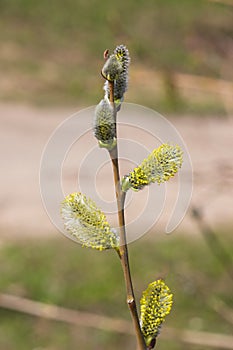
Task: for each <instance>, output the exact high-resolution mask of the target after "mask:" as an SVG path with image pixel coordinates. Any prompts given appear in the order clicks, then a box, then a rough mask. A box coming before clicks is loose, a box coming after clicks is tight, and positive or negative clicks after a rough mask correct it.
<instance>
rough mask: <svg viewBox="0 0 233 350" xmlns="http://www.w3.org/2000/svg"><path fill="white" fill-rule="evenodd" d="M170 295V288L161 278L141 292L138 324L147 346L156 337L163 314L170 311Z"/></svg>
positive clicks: (163, 317) (162, 320) (163, 318)
mask: <svg viewBox="0 0 233 350" xmlns="http://www.w3.org/2000/svg"><path fill="white" fill-rule="evenodd" d="M172 297H173V296H172V294H171V292H170V289H169V288H168V287H167V285H166V284H165V283H164V281H163V280H161V279H159V280H157V281H155V282H152V283H150V284H149V286H148V287H147V289H146V290H145V291H144V292H143V294H142V298H141V301H140V304H141V316H140V325H141V330H142V333H143V335H144V338H145V341H146V344H147V346H149V345H150V343H151V341H153V340H154V339H155V338H156V337H157V335H158V334H159V331H160V328H161V325H162V323H163V322H164V320H165V316H166V315H168V314H169V313H170V311H171V307H172Z"/></svg>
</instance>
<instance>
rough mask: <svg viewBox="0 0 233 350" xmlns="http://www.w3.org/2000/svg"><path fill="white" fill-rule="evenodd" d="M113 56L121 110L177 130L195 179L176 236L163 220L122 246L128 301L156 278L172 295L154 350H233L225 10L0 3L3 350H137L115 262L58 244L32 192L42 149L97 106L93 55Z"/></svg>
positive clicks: (197, 5)
mask: <svg viewBox="0 0 233 350" xmlns="http://www.w3.org/2000/svg"><path fill="white" fill-rule="evenodd" d="M121 43H123V44H125V45H126V46H127V47H128V49H129V51H130V55H131V67H130V84H129V90H128V92H127V94H126V97H125V100H126V102H132V103H138V104H141V105H144V106H147V107H150V108H152V109H154V110H156V111H158V112H159V113H161V114H162V115H164V116H165V117H166V118H167V119H168V120H169V121H170V122H171V123H173V125H174V126H175V127H176V128H177V129H178V130H179V132H180V133H181V136H182V137H183V139H184V140H185V143H186V144H187V147H188V149H189V153H190V156H191V159H192V163H193V175H194V182H193V185H194V188H193V197H192V201H191V205H190V208H189V210H188V212H187V214H186V216H185V218H184V220H183V222H182V223H181V225H180V226H179V227H178V228H177V229H176V231H175V232H173V233H172V235H170V236H168V235H165V233H164V225H163V223H164V222H163V220H162V221H161V224H158V226H155V228H154V229H153V230H151V231H150V232H148V234H147V235H145V236H144V237H143V238H142V239H140V240H138V241H136V242H134V243H133V244H131V245H130V260H131V265H132V272H133V280H134V283H135V293H136V297H137V300H139V299H140V296H141V293H142V291H143V290H144V289H145V288H146V286H147V284H148V283H149V282H151V281H153V280H154V279H156V278H159V277H163V278H165V279H166V282H167V284H168V285H169V286H170V288H171V289H172V291H173V293H174V299H175V302H174V307H173V310H172V313H171V315H170V316H169V317H168V319H167V321H166V324H165V325H164V327H163V329H162V334H161V336H160V338H159V340H158V345H157V348H158V349H161V350H163V349H171V350H175V349H190V350H195V349H207V348H210V349H214V348H215V349H233V345H232V344H233V336H232V323H233V302H232V294H233V293H232V292H233V282H232V281H233V266H232V265H233V264H232V262H233V256H232V243H233V239H232V234H231V232H232V228H233V224H232V217H233V209H232V208H233V205H232V204H233V203H232V196H233V186H232V185H233V181H232V175H233V165H232V147H233V67H232V59H233V2H232V1H231V0H222V1H221V0H219V1H210V0H190V1H185V0H180V1H175V0H167V1H163V0H148V1H142V0H134V1H133V0H127V1H123V0H118V1H117V2H112V1H106V0H103V1H97V0H89V1H84V0H76V1H75V0H67V1H66V2H64V1H61V0H56V1H55V0H51V1H49V2H48V1H44V0H41V1H37V0H35V1H30V0H1V1H0V74H1V79H0V120H1V128H0V139H1V149H0V154H1V178H2V181H1V185H0V186H1V201H0V205H1V215H0V230H1V231H0V244H1V245H0V307H1V308H0V349H1V350H15V349H17V350H21V349H22V350H25V349H30V350H31V349H34V350H39V349H40V350H42V349H43V350H63V349H71V350H72V349H86V350H89V349H97V350H98V349H110V348H111V349H113V350H114V349H120V348H122V349H125V348H127V349H135V339H134V337H133V336H132V334H131V333H132V331H131V325H130V323H129V324H128V323H127V321H129V322H130V316H129V313H128V310H127V306H126V305H125V290H124V285H123V278H122V271H121V267H120V264H119V261H118V259H117V256H115V254H114V253H113V252H107V253H99V252H95V251H92V250H87V249H82V248H81V247H80V246H79V245H77V244H75V243H73V242H72V241H69V240H67V239H66V238H65V237H63V236H62V235H61V234H60V233H59V232H58V231H57V230H56V229H55V227H53V225H52V224H51V222H50V221H49V218H48V217H47V215H46V213H45V211H44V209H43V204H42V202H41V199H40V187H39V169H40V158H41V155H42V152H43V148H44V146H45V144H46V142H47V140H48V138H49V136H50V135H51V133H52V132H53V131H54V129H55V128H56V127H57V126H58V125H59V123H60V122H62V121H64V120H65V119H66V118H67V117H68V116H70V115H71V114H72V113H75V112H76V111H78V110H81V109H82V108H84V107H88V106H90V105H95V104H96V103H98V102H99V100H100V99H101V97H102V94H103V91H102V85H103V80H102V79H101V77H100V70H101V67H102V64H103V52H104V50H105V49H107V48H109V49H110V50H113V49H114V48H115V46H116V45H118V44H121ZM141 142H143V140H141ZM77 165H78V164H77ZM77 165H75V164H74V166H77ZM70 174H71V176H73V172H72V169H71V172H70ZM68 180H69V179H68ZM13 297H17V298H18V299H15V298H13ZM29 301H30V302H29ZM31 301H36V302H40V303H41V304H35V303H33V302H31ZM48 304H49V305H51V304H52V305H57V306H59V307H63V308H64V309H62V310H60V309H56V310H54V309H48V308H46V305H48ZM71 309H72V310H76V311H78V312H82V313H76V314H75V315H73V314H72V315H71V314H70V313H69V312H70V310H71ZM103 316H104V317H105V318H103ZM101 317H102V318H101ZM49 318H53V319H54V320H49ZM115 319H118V322H117V323H114V320H115Z"/></svg>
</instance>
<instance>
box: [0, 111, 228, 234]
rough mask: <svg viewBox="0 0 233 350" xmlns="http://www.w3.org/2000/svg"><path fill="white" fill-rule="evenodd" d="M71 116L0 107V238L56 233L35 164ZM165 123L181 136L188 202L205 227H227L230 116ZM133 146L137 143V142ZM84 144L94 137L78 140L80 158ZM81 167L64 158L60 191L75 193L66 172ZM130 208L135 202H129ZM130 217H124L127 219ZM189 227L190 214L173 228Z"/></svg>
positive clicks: (107, 189)
mask: <svg viewBox="0 0 233 350" xmlns="http://www.w3.org/2000/svg"><path fill="white" fill-rule="evenodd" d="M76 111H77V110H69V109H59V110H58V109H57V110H56V109H42V108H40V109H37V108H33V107H25V106H17V105H0V120H1V128H0V140H1V148H0V154H1V185H0V186H1V188H0V191H1V197H0V206H1V211H0V213H1V214H0V227H1V235H2V237H6V238H11V236H12V237H14V238H15V237H16V238H20V237H21V235H30V236H32V237H33V235H36V236H37V237H38V234H39V235H41V236H45V235H46V236H47V235H48V234H49V235H51V236H53V237H55V236H56V234H57V230H56V229H55V228H54V227H53V225H52V223H51V222H50V220H49V218H48V216H47V214H46V212H45V210H44V208H43V204H42V201H41V197H40V187H39V168H40V159H41V155H42V152H43V149H44V146H45V145H46V143H47V141H48V139H49V137H50V135H51V134H52V132H53V131H54V129H55V128H56V127H57V126H58V125H59V124H60V123H61V122H63V121H64V120H65V119H66V118H67V117H69V116H70V115H71V114H73V113H75V112H76ZM168 119H169V118H168ZM169 120H170V121H171V123H172V124H173V125H174V126H175V127H176V128H177V130H178V131H179V133H180V134H181V136H182V137H183V139H184V141H185V143H186V145H187V147H188V150H189V153H190V156H191V159H192V163H193V170H194V191H193V198H192V203H193V204H194V205H195V206H200V208H201V209H203V210H204V214H205V216H206V219H207V220H208V221H209V222H210V223H211V225H213V226H214V225H218V224H224V225H230V224H232V217H233V205H232V204H233V200H232V198H233V176H232V175H233V162H232V160H233V158H232V148H233V117H228V118H223V117H221V118H217V117H211V116H209V117H202V118H201V117H200V118H199V117H184V116H182V117H180V118H178V117H174V118H170V119H169ZM90 127H91V126H89V128H90ZM139 141H140V142H143V140H139ZM85 142H87V143H90V142H91V143H93V145H95V143H96V141H95V139H94V138H93V139H92V140H91V141H90V139H89V138H88V137H84V138H83V140H82V146H81V149H80V153H81V154H84V153H85ZM100 152H101V151H100ZM102 152H104V151H103V150H102ZM81 162H82V159H81V156H79V155H78V154H77V157H72V159H69V164H68V165H69V169H70V173H69V174H68V175H67V174H65V183H66V188H65V189H64V191H65V192H67V191H68V190H69V191H75V190H76V189H75V179H73V177H72V174H73V172H72V168H73V169H77V168H78V167H79V165H80V164H81ZM106 170H107V169H106ZM107 176H108V174H107V171H103V172H102V175H101V178H100V179H97V185H100V188H101V195H102V196H103V197H105V198H106V200H108V195H109V193H112V189H111V185H112V184H111V181H110V180H109V179H108V178H107ZM110 178H111V174H110ZM83 181H86V182H87V186H89V184H88V181H89V176H88V174H87V176H86V177H84V179H83ZM173 187H174V196H173V194H172V192H173ZM175 187H176V186H175V183H174V186H173V184H171V186H170V187H169V193H170V195H171V198H172V196H173V197H175V195H176V194H175ZM66 194H67V193H66ZM134 198H136V196H134V197H133V199H134ZM141 198H143V196H142V197H141ZM173 200H174V198H173ZM169 203H170V201H169V198H168V202H166V203H165V205H166V207H165V209H164V211H163V214H162V216H161V217H160V219H159V221H158V223H157V225H156V227H157V228H158V229H159V230H164V228H165V225H166V221H167V216H168V215H170V209H169V205H170V204H169ZM136 207H137V203H135V208H136ZM130 215H131V213H130V212H129V213H128V219H130ZM146 215H153V208H152V209H151V213H146ZM192 225H193V222H192V220H191V218H190V215H189V214H186V217H185V218H184V220H183V222H182V223H181V225H180V226H179V228H178V229H180V230H186V229H190V228H191V227H192ZM194 230H195V228H194Z"/></svg>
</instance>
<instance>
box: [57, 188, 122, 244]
mask: <svg viewBox="0 0 233 350" xmlns="http://www.w3.org/2000/svg"><path fill="white" fill-rule="evenodd" d="M61 216H62V219H63V221H64V227H65V229H66V231H67V232H68V233H69V234H70V235H71V236H73V237H74V238H75V239H76V240H77V241H78V242H79V243H81V244H82V245H83V246H84V247H88V248H94V249H97V250H105V249H110V248H115V249H117V247H118V246H119V237H118V234H117V233H116V231H115V230H114V229H112V228H111V227H110V225H109V223H108V222H107V220H106V216H105V215H104V213H103V212H102V211H101V210H100V209H98V208H97V206H96V204H95V203H94V202H93V201H92V200H91V199H89V198H87V197H86V196H85V195H84V194H82V193H80V192H75V193H72V194H70V195H68V196H67V197H66V198H65V199H64V201H63V202H62V203H61Z"/></svg>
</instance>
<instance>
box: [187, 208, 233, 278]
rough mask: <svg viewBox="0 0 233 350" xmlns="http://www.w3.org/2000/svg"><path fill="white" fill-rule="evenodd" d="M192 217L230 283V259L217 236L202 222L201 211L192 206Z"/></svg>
mask: <svg viewBox="0 0 233 350" xmlns="http://www.w3.org/2000/svg"><path fill="white" fill-rule="evenodd" d="M191 214H192V217H193V218H194V220H196V222H197V224H198V226H199V229H200V231H201V233H202V235H203V237H204V239H205V240H206V242H207V244H208V246H209V248H210V249H211V251H212V253H213V254H214V255H215V257H216V258H217V259H218V261H219V262H220V263H221V264H222V266H223V268H224V270H225V271H226V272H227V273H228V276H229V277H230V279H231V281H233V271H232V258H231V256H230V254H229V253H228V251H227V250H226V249H225V247H224V246H223V245H222V243H221V242H220V240H219V239H218V236H217V235H216V234H215V232H214V231H213V230H212V229H211V227H210V226H209V225H208V224H207V222H206V221H205V220H204V217H203V215H202V212H201V210H200V209H199V208H198V207H195V206H193V208H192V210H191Z"/></svg>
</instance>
